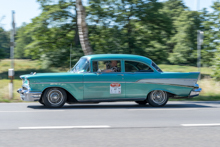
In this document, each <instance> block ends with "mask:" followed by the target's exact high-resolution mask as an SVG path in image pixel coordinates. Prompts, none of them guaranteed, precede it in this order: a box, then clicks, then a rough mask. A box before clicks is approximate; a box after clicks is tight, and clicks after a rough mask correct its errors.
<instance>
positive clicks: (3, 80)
mask: <svg viewBox="0 0 220 147" xmlns="http://www.w3.org/2000/svg"><path fill="white" fill-rule="evenodd" d="M159 67H160V68H161V69H162V70H163V71H170V72H196V71H198V69H197V67H193V66H180V65H165V64H160V65H159ZM9 68H10V60H1V61H0V102H22V101H21V100H20V96H19V94H18V93H17V92H16V91H17V89H18V88H21V85H22V81H21V79H20V78H19V76H20V75H22V74H29V73H30V72H37V73H40V72H42V73H45V72H64V71H67V70H68V69H60V68H49V69H44V68H42V66H41V64H40V63H39V62H38V61H37V60H35V61H33V60H15V80H14V91H13V93H14V99H13V100H10V99H9V94H8V93H9V92H8V83H9V79H8V69H9ZM201 73H202V74H203V75H208V76H210V74H211V73H212V70H211V68H208V67H202V68H201ZM203 77H204V76H203ZM199 85H200V87H201V88H202V89H203V90H202V92H201V94H200V96H198V97H194V98H192V99H179V100H192V101H200V100H201V101H211V100H220V88H219V87H220V83H219V82H215V81H214V80H212V79H210V78H208V79H207V78H205V79H202V80H201V81H199ZM171 100H176V99H171Z"/></svg>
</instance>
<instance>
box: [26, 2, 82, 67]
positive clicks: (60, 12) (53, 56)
mask: <svg viewBox="0 0 220 147" xmlns="http://www.w3.org/2000/svg"><path fill="white" fill-rule="evenodd" d="M38 1H39V2H40V4H41V9H42V13H41V14H40V16H38V17H35V18H34V19H32V23H30V24H28V25H27V26H26V32H25V33H26V34H28V33H29V34H31V38H32V42H31V43H29V44H28V45H27V46H26V47H25V54H26V55H28V56H31V57H32V59H39V60H41V61H42V63H43V65H44V66H45V67H49V66H56V67H68V66H69V54H70V45H71V44H72V45H73V50H72V51H71V54H75V56H74V60H73V62H76V61H77V60H78V59H79V57H81V56H82V55H83V52H82V51H81V49H80V46H79V41H78V40H79V39H78V38H79V37H78V33H77V31H76V30H77V19H76V13H75V11H74V10H76V7H75V2H73V1H72V0H59V1H58V2H57V1H49V0H38Z"/></svg>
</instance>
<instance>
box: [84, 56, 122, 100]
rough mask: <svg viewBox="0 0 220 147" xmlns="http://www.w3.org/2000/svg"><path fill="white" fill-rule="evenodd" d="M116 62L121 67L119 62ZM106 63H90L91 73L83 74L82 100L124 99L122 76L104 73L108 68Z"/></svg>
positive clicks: (117, 73)
mask: <svg viewBox="0 0 220 147" xmlns="http://www.w3.org/2000/svg"><path fill="white" fill-rule="evenodd" d="M117 62H118V64H119V65H121V60H117ZM107 63H108V62H106V60H105V61H103V60H102V61H92V62H91V67H92V68H91V72H90V73H86V74H84V100H92V99H93V100H96V99H106V100H111V99H123V98H125V82H124V74H122V73H121V72H120V71H119V72H109V73H107V72H105V69H106V68H107V67H108V66H109V65H108V64H107ZM104 67H106V68H105V69H104ZM118 68H121V66H120V67H118Z"/></svg>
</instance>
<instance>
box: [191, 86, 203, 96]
mask: <svg viewBox="0 0 220 147" xmlns="http://www.w3.org/2000/svg"><path fill="white" fill-rule="evenodd" d="M201 91H202V88H197V89H193V90H192V91H191V92H190V94H189V97H194V96H198V95H199V93H200V92H201Z"/></svg>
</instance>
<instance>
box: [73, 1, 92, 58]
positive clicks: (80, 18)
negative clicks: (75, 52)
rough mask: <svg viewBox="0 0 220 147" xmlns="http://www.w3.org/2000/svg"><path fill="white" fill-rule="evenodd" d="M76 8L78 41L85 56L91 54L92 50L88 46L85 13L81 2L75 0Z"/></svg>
mask: <svg viewBox="0 0 220 147" xmlns="http://www.w3.org/2000/svg"><path fill="white" fill-rule="evenodd" d="M76 8H77V25H78V30H79V39H80V43H81V46H82V50H83V52H84V54H85V55H90V54H93V51H92V48H91V46H90V44H89V38H88V28H87V25H86V20H85V18H86V12H85V8H84V6H83V4H82V0H76Z"/></svg>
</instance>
